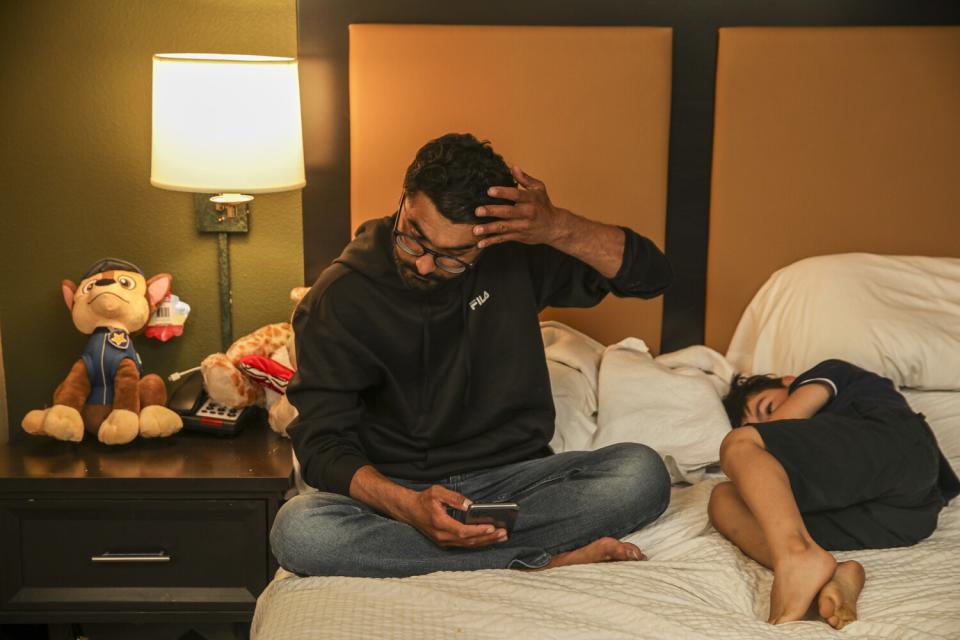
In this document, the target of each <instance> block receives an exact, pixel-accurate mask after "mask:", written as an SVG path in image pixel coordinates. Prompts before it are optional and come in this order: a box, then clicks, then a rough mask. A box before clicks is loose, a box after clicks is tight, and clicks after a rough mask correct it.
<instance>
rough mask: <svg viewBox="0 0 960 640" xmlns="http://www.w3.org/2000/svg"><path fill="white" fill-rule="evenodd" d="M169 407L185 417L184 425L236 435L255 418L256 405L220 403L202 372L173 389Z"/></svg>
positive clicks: (206, 431)
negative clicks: (205, 386) (210, 393)
mask: <svg viewBox="0 0 960 640" xmlns="http://www.w3.org/2000/svg"><path fill="white" fill-rule="evenodd" d="M167 407H168V408H170V409H172V410H173V411H174V412H176V413H178V414H179V415H180V417H181V418H182V419H183V428H184V429H189V430H192V431H202V432H204V433H214V434H216V435H220V436H233V435H236V434H237V433H239V432H240V430H241V429H243V427H245V426H246V425H247V423H248V422H250V421H251V419H252V418H253V414H254V412H255V409H254V407H242V408H239V409H232V408H230V407H225V406H223V405H221V404H217V403H216V402H214V401H213V400H211V399H210V396H208V395H207V393H206V391H204V389H203V376H202V375H200V374H199V373H193V374H191V375H190V376H189V377H187V378H186V380H184V381H183V382H182V383H181V384H180V386H178V387H177V388H176V389H174V391H173V393H172V394H171V395H170V399H169V400H168V401H167Z"/></svg>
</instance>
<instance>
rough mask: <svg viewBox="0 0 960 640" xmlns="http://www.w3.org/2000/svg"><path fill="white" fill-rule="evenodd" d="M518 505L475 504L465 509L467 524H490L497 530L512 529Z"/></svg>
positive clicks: (510, 503) (513, 503)
mask: <svg viewBox="0 0 960 640" xmlns="http://www.w3.org/2000/svg"><path fill="white" fill-rule="evenodd" d="M519 514H520V505H518V504H517V503H516V502H487V503H482V502H475V503H473V504H471V505H470V506H469V507H468V508H467V517H466V523H467V524H492V525H493V526H495V527H496V528H498V529H506V530H507V533H509V532H510V531H511V530H512V529H513V525H514V523H516V521H517V516H518V515H519Z"/></svg>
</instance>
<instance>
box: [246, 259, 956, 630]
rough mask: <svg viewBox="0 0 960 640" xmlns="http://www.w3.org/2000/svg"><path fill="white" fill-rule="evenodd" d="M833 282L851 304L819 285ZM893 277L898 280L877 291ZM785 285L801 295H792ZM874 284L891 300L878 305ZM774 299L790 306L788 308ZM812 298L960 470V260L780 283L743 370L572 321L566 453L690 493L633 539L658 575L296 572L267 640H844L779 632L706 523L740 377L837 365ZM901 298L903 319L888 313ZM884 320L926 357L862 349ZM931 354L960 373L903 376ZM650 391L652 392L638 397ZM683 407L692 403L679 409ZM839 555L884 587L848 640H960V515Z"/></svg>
mask: <svg viewBox="0 0 960 640" xmlns="http://www.w3.org/2000/svg"><path fill="white" fill-rule="evenodd" d="M905 265H909V266H910V267H911V269H907V268H906V267H905ZM824 270H826V271H827V272H829V273H831V274H833V277H834V278H835V279H836V280H838V281H839V282H842V283H846V285H847V286H848V288H846V289H843V288H837V289H834V290H830V289H827V290H824V288H823V287H821V286H818V283H819V282H820V280H821V279H822V275H823V273H824ZM882 270H886V273H887V276H886V278H885V279H884V278H879V277H878V276H877V273H878V271H882ZM785 283H786V284H789V285H790V291H791V292H792V293H791V295H781V293H780V292H781V290H782V289H783V288H784V286H785ZM868 283H870V284H872V286H873V287H874V291H872V292H869V293H864V289H866V288H867V287H866V286H865V285H866V284H868ZM925 289H933V290H937V289H941V290H942V289H949V290H951V291H952V293H950V294H948V295H945V296H943V297H941V298H940V299H939V306H940V307H941V309H940V310H939V311H937V312H928V313H923V312H922V311H918V309H916V308H915V307H911V300H913V301H914V305H916V304H924V301H926V300H929V298H926V297H924V296H917V295H915V294H917V293H918V292H920V293H922V292H923V291H924V290H925ZM771 291H774V292H777V295H776V298H777V299H778V300H779V302H778V303H771V300H770V298H771V296H772V295H773V294H771ZM850 296H853V297H855V298H857V300H856V303H857V304H858V306H859V307H860V308H861V309H863V314H862V315H861V316H860V317H859V319H851V317H850V315H849V314H848V313H847V310H846V309H845V308H843V306H842V305H838V304H837V303H838V301H841V300H844V299H846V298H847V297H850ZM857 296H859V297H857ZM796 298H799V299H800V300H801V303H802V305H803V306H804V308H807V309H813V310H816V312H817V315H818V316H820V317H822V318H823V319H824V321H825V322H826V321H829V320H831V317H832V318H833V319H834V320H836V319H846V325H845V326H842V327H841V326H838V323H836V322H835V323H834V324H833V331H834V332H835V333H838V334H840V338H842V339H844V340H845V341H846V342H847V343H848V344H849V345H850V347H849V349H848V351H847V352H846V354H845V355H846V356H847V357H851V358H853V359H854V360H856V361H857V362H859V363H861V364H864V365H865V366H867V365H871V364H872V365H874V367H875V368H877V369H879V370H883V372H884V373H885V374H886V375H888V376H890V377H892V378H896V379H898V382H899V383H900V384H908V385H910V386H911V387H913V388H912V389H905V391H904V393H905V395H906V397H907V399H908V400H909V402H910V404H911V406H912V407H913V408H914V409H915V410H916V411H918V412H921V413H923V414H925V415H926V416H927V419H928V421H929V423H930V424H931V426H932V427H933V429H934V431H935V433H936V435H937V438H938V440H939V442H940V445H941V448H942V449H943V451H944V453H945V454H946V456H947V457H948V458H949V459H950V461H951V463H952V464H953V465H954V467H955V468H960V391H937V390H933V389H936V388H940V387H943V388H947V387H953V386H960V380H958V379H957V377H958V376H960V373H958V371H957V368H956V366H955V365H956V363H957V355H956V354H960V332H958V331H956V328H957V323H958V319H960V259H951V258H939V259H938V258H903V257H891V256H877V255H873V254H841V255H836V256H825V257H819V258H813V259H807V260H803V261H800V262H798V263H796V264H794V265H791V266H789V267H787V268H785V269H782V270H779V271H778V272H777V273H776V274H774V275H773V276H772V277H771V278H770V280H769V281H768V282H767V283H766V284H765V285H764V287H762V288H761V290H760V291H759V292H758V293H757V295H756V296H755V297H754V299H753V301H752V302H751V304H750V305H749V306H748V309H747V311H746V312H745V314H744V319H743V320H742V321H741V323H740V325H739V327H738V330H737V333H736V335H735V337H734V340H733V342H732V344H731V351H730V352H729V353H728V356H731V357H734V358H737V359H738V360H739V362H738V365H736V366H735V365H734V363H733V362H731V361H729V360H728V359H727V358H726V357H724V356H721V355H720V354H719V353H717V352H715V351H713V350H712V349H709V348H708V347H704V346H695V347H690V348H687V349H684V350H681V351H678V352H672V353H670V354H664V355H661V356H657V357H654V356H652V355H651V354H650V352H649V350H648V349H647V348H646V345H645V344H644V343H643V341H641V340H638V339H636V338H627V339H625V340H623V341H620V342H619V343H617V344H615V345H610V346H607V347H604V346H603V345H601V344H599V343H597V342H596V341H594V340H593V339H592V338H589V337H588V336H586V335H584V334H582V333H580V332H579V331H576V330H574V329H571V328H570V327H567V326H566V325H563V324H562V323H558V322H555V321H548V322H544V323H543V325H542V331H543V334H544V342H545V345H546V353H547V357H548V364H549V365H550V371H551V383H552V385H553V388H554V394H555V402H556V404H557V408H558V424H557V435H556V436H555V438H554V441H553V442H552V446H553V447H554V448H555V449H556V450H558V451H563V450H569V449H578V448H596V447H599V446H603V445H605V444H610V443H613V442H622V441H639V442H645V443H647V444H649V445H650V446H653V447H654V448H655V449H656V450H657V451H658V452H660V453H661V455H663V457H664V458H665V460H666V461H667V463H668V468H669V469H670V471H671V475H672V476H673V479H674V481H675V486H674V488H673V494H672V500H671V504H670V507H669V508H668V509H667V511H666V513H665V514H664V515H663V516H661V518H660V519H659V520H657V521H656V522H655V523H654V524H653V525H651V526H648V527H647V528H645V529H643V530H641V531H638V532H635V533H633V534H631V535H629V536H627V537H626V538H625V539H626V540H628V541H630V542H634V543H635V544H637V545H638V546H639V547H640V548H641V549H643V550H644V552H645V553H646V554H647V555H648V557H649V558H650V560H649V561H648V562H643V563H616V564H606V565H588V566H577V567H567V568H561V569H554V570H550V571H547V572H545V573H542V574H528V573H521V572H517V571H510V570H493V571H480V572H473V573H468V572H441V573H434V574H430V575H426V576H420V577H414V578H406V579H367V578H364V579H360V578H342V577H311V578H300V577H297V576H294V575H292V574H289V573H287V572H285V571H283V570H281V571H280V572H279V574H278V575H277V577H276V579H275V580H274V581H273V582H272V583H271V584H270V586H269V587H268V588H267V590H266V591H265V592H264V593H263V595H261V597H260V600H259V602H258V606H257V613H256V616H255V618H254V622H253V628H252V631H253V637H257V638H284V639H296V638H323V637H330V638H344V637H370V638H374V637H376V638H380V637H391V638H434V637H436V638H450V637H464V638H487V637H489V638H494V637H523V636H527V637H538V638H540V637H548V638H638V637H640V638H775V637H792V638H820V637H830V636H831V635H832V634H834V633H836V632H834V631H833V630H832V629H830V628H829V627H827V626H826V625H825V624H824V623H823V622H820V621H816V620H809V621H802V622H797V623H790V624H788V625H784V626H780V627H773V626H771V625H768V624H766V622H764V621H765V619H766V615H767V606H768V602H769V591H770V586H771V581H772V574H771V572H769V571H768V570H766V569H764V568H762V567H761V566H760V565H758V564H756V563H755V562H753V561H752V560H750V559H748V558H747V557H746V556H744V555H743V554H741V553H740V552H739V550H737V549H736V548H735V547H734V546H733V545H732V544H730V543H729V542H728V541H727V540H725V539H724V538H723V537H722V536H720V535H719V534H718V533H717V532H716V531H715V530H714V529H713V528H712V527H711V526H710V525H709V523H708V521H707V515H706V513H707V511H706V505H707V500H708V499H709V496H710V491H711V490H712V488H713V486H714V485H715V484H716V483H717V482H719V481H721V480H722V479H723V478H722V475H720V474H719V473H717V472H716V471H715V470H714V468H713V467H712V465H711V463H712V462H715V460H716V452H717V449H718V448H719V443H720V440H722V438H723V435H725V433H726V430H727V427H726V425H725V424H724V422H725V417H724V412H723V409H722V407H721V406H720V404H719V398H720V395H721V393H722V392H723V390H724V389H723V381H724V380H726V379H729V378H728V374H729V373H730V372H731V371H732V370H734V369H737V370H745V371H748V372H749V371H753V370H756V371H759V370H764V369H751V367H752V366H753V365H752V364H751V363H754V362H755V363H758V365H763V366H766V365H767V364H768V363H773V364H772V365H771V366H774V367H777V366H784V365H782V364H781V363H783V362H797V363H800V364H799V365H798V366H809V363H811V362H813V361H817V360H818V359H820V358H821V357H822V356H821V354H820V353H819V352H818V351H817V349H816V348H813V349H811V348H810V345H811V343H812V344H814V345H816V344H818V343H819V342H820V341H819V340H811V339H809V338H808V337H807V336H800V337H799V339H798V338H795V337H793V336H795V335H796V333H797V332H796V327H793V326H791V325H790V322H789V318H787V319H785V318H784V315H783V312H784V310H789V309H791V308H793V306H794V304H795V302H796V300H795V299H796ZM891 300H894V301H895V304H894V306H893V307H890V308H886V306H887V305H889V304H890V302H891ZM878 311H885V312H884V313H883V314H882V315H883V316H884V317H885V318H887V319H888V320H889V321H890V322H891V323H894V324H896V322H897V321H899V320H900V319H902V318H906V317H910V316H912V317H915V318H918V317H919V318H923V319H924V320H925V321H924V323H923V324H924V327H923V328H922V329H918V330H915V331H914V332H913V333H912V334H911V336H910V338H909V341H910V342H912V344H913V348H909V349H906V350H904V349H903V348H902V347H903V346H904V343H903V341H899V342H897V343H895V344H891V343H884V342H883V341H882V340H878V339H877V338H876V337H875V336H868V337H866V338H864V337H862V336H864V334H868V333H869V332H868V331H866V329H865V327H867V326H868V325H869V324H870V322H871V321H870V320H869V318H871V317H872V316H874V315H875V314H876V313H877V312H878ZM865 319H866V320H865ZM758 336H762V339H758ZM764 344H768V345H775V348H774V346H766V347H765V346H764ZM925 345H927V346H934V347H937V348H943V349H947V350H948V352H949V353H952V354H953V359H952V362H953V365H954V366H953V367H938V366H936V365H937V364H939V362H936V363H933V364H934V365H935V366H933V367H927V368H923V367H911V366H903V365H904V363H911V362H914V359H913V355H914V354H915V353H917V352H923V351H924V349H925ZM861 347H862V348H861ZM898 349H899V350H900V351H898ZM874 354H875V355H874ZM871 357H874V360H873V361H871ZM884 360H886V361H887V363H888V364H886V365H884V364H882V361H884ZM949 361H950V360H948V362H949ZM637 387H642V388H644V391H643V393H641V394H627V393H626V391H625V390H626V389H628V388H637ZM921 388H927V389H928V390H921ZM671 396H672V397H673V398H676V399H679V400H682V402H676V403H672V402H671V401H669V400H666V401H665V400H663V398H666V397H671ZM658 399H659V400H658ZM691 412H693V414H692V413H691ZM711 452H712V454H711ZM306 490H309V489H306ZM836 555H837V557H838V559H846V558H855V559H856V560H858V561H859V562H860V563H861V564H863V565H864V567H865V568H866V572H867V576H868V582H867V587H866V588H865V589H864V591H863V594H862V596H861V599H860V606H859V613H860V620H859V621H858V622H856V623H854V624H852V625H850V626H848V627H847V628H846V629H844V631H843V633H844V634H845V635H846V636H848V637H863V638H880V637H882V638H955V637H957V634H958V633H960V580H958V576H960V501H954V503H952V504H951V505H950V506H948V507H947V508H946V509H945V510H944V511H943V512H942V513H941V515H940V525H939V528H938V529H937V531H936V532H935V533H934V534H933V536H931V537H930V538H928V539H927V540H924V541H923V542H921V543H920V544H918V545H916V546H914V547H910V548H905V549H890V550H877V551H859V552H848V553H838V554H836Z"/></svg>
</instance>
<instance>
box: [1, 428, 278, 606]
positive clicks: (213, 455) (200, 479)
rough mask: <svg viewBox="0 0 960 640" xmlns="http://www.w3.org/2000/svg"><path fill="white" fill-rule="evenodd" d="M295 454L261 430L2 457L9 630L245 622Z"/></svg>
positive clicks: (19, 449)
mask: <svg viewBox="0 0 960 640" xmlns="http://www.w3.org/2000/svg"><path fill="white" fill-rule="evenodd" d="M291 472H292V458H291V453H290V442H289V441H288V440H286V439H284V438H281V437H280V436H279V435H277V434H275V433H274V432H273V431H271V430H270V429H269V427H268V426H267V425H266V421H265V419H258V420H257V421H256V422H255V423H254V424H252V425H250V426H248V427H247V428H246V429H245V430H244V431H242V432H241V433H240V434H239V435H237V436H236V437H233V438H219V437H216V436H206V435H201V434H196V433H190V432H184V431H181V432H180V433H178V434H176V435H174V436H173V437H170V438H163V439H159V440H137V441H134V442H133V443H131V444H128V445H122V446H116V447H108V446H106V445H103V444H100V443H99V442H97V441H96V439H95V438H91V436H90V435H89V434H87V435H86V436H85V438H84V441H83V442H81V443H66V442H58V441H54V440H50V439H46V438H35V437H30V436H24V437H21V439H20V440H19V441H18V442H16V443H13V444H9V445H4V446H2V447H0V558H2V561H0V566H2V569H0V623H49V622H155V621H156V622H160V621H178V622H179V621H196V622H201V621H224V622H227V621H249V620H250V619H251V618H252V616H253V610H254V605H255V604H256V598H257V596H258V595H259V594H260V592H261V591H262V590H263V588H264V587H265V586H266V584H267V582H269V580H270V579H271V578H272V577H273V574H274V573H275V571H276V569H277V565H276V561H275V560H274V558H273V556H272V554H271V553H270V545H269V533H270V526H271V524H272V523H273V518H274V516H275V515H276V513H277V510H278V509H279V507H280V504H281V502H282V500H283V497H284V494H285V492H286V491H287V490H288V489H289V488H290V486H291Z"/></svg>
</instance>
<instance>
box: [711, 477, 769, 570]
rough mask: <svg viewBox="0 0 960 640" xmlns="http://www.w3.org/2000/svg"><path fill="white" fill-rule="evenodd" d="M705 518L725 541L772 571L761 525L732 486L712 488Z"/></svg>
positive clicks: (725, 484)
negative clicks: (706, 517)
mask: <svg viewBox="0 0 960 640" xmlns="http://www.w3.org/2000/svg"><path fill="white" fill-rule="evenodd" d="M707 514H708V515H709V516H710V524H712V525H713V526H714V528H715V529H716V530H717V531H719V532H720V533H721V534H722V535H723V537H724V538H726V539H727V540H729V541H730V542H732V543H733V544H735V545H737V547H738V548H739V549H740V551H743V552H744V553H745V554H747V556H749V557H750V558H751V559H753V560H756V561H757V562H759V563H760V564H762V565H763V566H765V567H766V568H767V569H772V568H773V561H772V560H771V559H770V547H769V546H768V545H767V540H766V538H764V537H763V531H762V530H761V529H760V523H759V522H757V519H756V518H754V517H753V514H752V513H750V509H749V508H748V507H747V504H746V503H745V502H744V501H743V498H741V497H740V494H739V493H738V492H737V488H736V487H735V486H734V484H733V483H732V482H721V483H720V484H718V485H717V486H716V487H714V488H713V493H711V494H710V504H709V505H708V506H707Z"/></svg>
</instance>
